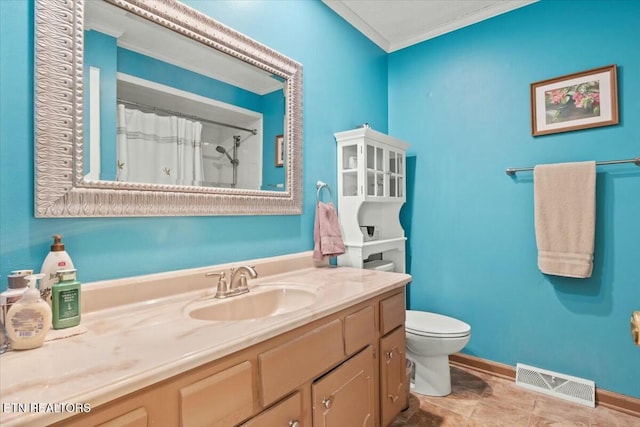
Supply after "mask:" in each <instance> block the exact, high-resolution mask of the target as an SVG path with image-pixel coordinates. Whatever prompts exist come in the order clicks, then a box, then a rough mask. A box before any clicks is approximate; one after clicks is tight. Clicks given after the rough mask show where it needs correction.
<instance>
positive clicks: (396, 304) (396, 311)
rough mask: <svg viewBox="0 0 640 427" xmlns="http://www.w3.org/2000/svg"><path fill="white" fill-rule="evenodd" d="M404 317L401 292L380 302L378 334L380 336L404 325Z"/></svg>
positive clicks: (402, 294)
mask: <svg viewBox="0 0 640 427" xmlns="http://www.w3.org/2000/svg"><path fill="white" fill-rule="evenodd" d="M404 317H405V307H404V293H402V292H401V293H399V294H396V295H394V296H392V297H389V298H387V299H383V300H382V301H380V332H381V333H382V335H386V334H387V333H388V332H390V331H392V330H394V329H395V328H397V327H398V326H400V325H404Z"/></svg>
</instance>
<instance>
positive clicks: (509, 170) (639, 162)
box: [505, 156, 640, 176]
mask: <svg viewBox="0 0 640 427" xmlns="http://www.w3.org/2000/svg"><path fill="white" fill-rule="evenodd" d="M623 163H633V164H635V165H636V166H640V156H638V157H636V158H635V159H625V160H607V161H604V162H596V166H601V165H621V164H623ZM532 170H533V168H532V167H528V168H507V169H506V170H505V172H506V173H507V175H509V176H513V175H515V174H516V172H526V171H532Z"/></svg>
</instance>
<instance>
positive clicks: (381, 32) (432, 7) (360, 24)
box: [322, 0, 537, 52]
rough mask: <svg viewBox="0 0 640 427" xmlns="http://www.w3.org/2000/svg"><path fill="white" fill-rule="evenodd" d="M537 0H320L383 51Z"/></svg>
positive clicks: (446, 31)
mask: <svg viewBox="0 0 640 427" xmlns="http://www.w3.org/2000/svg"><path fill="white" fill-rule="evenodd" d="M536 1H537V0H322V2H323V3H325V4H326V5H327V6H329V7H330V8H331V9H333V10H334V11H335V12H336V13H337V14H338V15H340V16H341V17H342V18H344V19H345V20H346V21H347V22H349V23H350V24H351V25H353V26H354V27H355V28H357V29H358V30H359V31H360V32H361V33H362V34H364V35H365V36H367V37H368V38H369V39H371V41H373V42H374V43H375V44H377V45H378V46H380V47H381V48H382V49H384V50H385V51H386V52H393V51H395V50H398V49H402V48H405V47H407V46H411V45H413V44H416V43H420V42H422V41H425V40H428V39H431V38H434V37H437V36H439V35H442V34H445V33H448V32H451V31H454V30H457V29H459V28H462V27H466V26H467V25H471V24H475V23H476V22H480V21H483V20H485V19H488V18H491V17H493V16H496V15H500V14H502V13H505V12H509V11H511V10H514V9H517V8H519V7H522V6H526V5H528V4H531V3H535V2H536Z"/></svg>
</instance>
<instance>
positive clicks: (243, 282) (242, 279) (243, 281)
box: [237, 271, 249, 289]
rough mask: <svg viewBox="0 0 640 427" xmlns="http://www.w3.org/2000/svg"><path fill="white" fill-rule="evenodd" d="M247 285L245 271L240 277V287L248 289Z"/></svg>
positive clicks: (238, 286)
mask: <svg viewBox="0 0 640 427" xmlns="http://www.w3.org/2000/svg"><path fill="white" fill-rule="evenodd" d="M248 287H249V286H248V285H247V276H245V275H244V271H242V272H240V277H238V285H237V288H238V289H248Z"/></svg>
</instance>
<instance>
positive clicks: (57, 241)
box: [40, 234, 75, 307]
mask: <svg viewBox="0 0 640 427" xmlns="http://www.w3.org/2000/svg"><path fill="white" fill-rule="evenodd" d="M71 268H75V267H74V266H73V262H72V261H71V257H70V256H69V254H68V253H67V251H65V250H64V243H62V236H61V235H59V234H56V235H55V236H53V244H52V245H51V251H50V252H49V253H48V254H47V257H46V258H45V259H44V262H43V263H42V268H41V269H40V273H42V274H44V279H43V280H42V282H41V283H40V293H41V294H42V298H43V299H44V300H45V301H46V302H47V304H49V307H51V288H52V287H53V285H54V284H55V283H57V282H58V275H57V273H58V271H59V270H68V269H71Z"/></svg>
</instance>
